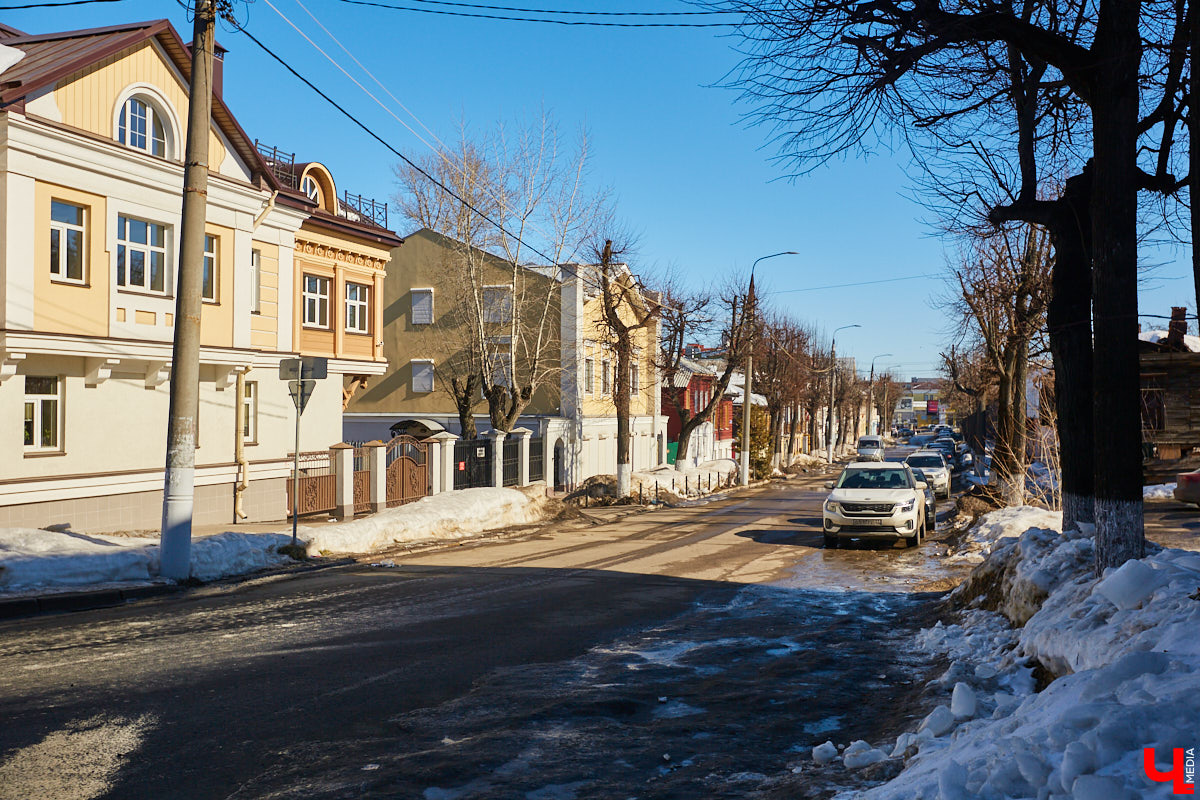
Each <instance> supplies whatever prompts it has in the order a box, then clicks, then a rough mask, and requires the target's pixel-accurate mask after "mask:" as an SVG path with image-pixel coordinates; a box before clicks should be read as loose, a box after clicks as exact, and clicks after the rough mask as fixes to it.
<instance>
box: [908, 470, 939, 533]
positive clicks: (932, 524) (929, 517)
mask: <svg viewBox="0 0 1200 800" xmlns="http://www.w3.org/2000/svg"><path fill="white" fill-rule="evenodd" d="M910 469H912V474H913V479H914V480H916V482H917V483H923V484H925V488H924V489H923V490H922V491H924V493H925V520H926V522H927V525H926V527H925V530H927V531H935V530H937V495H935V494H934V493H933V481H932V480H930V479H929V478H928V477H927V476H926V475H925V471H924V470H922V469H916V468H910Z"/></svg>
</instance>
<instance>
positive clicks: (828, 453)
mask: <svg viewBox="0 0 1200 800" xmlns="http://www.w3.org/2000/svg"><path fill="white" fill-rule="evenodd" d="M861 327H862V325H859V324H857V323H855V324H853V325H843V326H842V327H840V328H834V330H833V335H832V336H830V337H829V409H828V411H827V412H826V414H825V462H826V463H828V464H832V463H833V384H834V381H836V380H837V334H838V331H844V330H846V329H847V328H861Z"/></svg>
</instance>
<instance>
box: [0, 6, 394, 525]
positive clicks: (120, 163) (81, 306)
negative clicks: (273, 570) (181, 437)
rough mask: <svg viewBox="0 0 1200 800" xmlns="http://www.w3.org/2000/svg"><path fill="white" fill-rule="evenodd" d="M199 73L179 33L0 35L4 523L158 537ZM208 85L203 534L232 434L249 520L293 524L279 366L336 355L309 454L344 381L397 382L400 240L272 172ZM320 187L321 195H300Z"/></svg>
mask: <svg viewBox="0 0 1200 800" xmlns="http://www.w3.org/2000/svg"><path fill="white" fill-rule="evenodd" d="M189 72H190V54H189V50H188V46H187V45H186V44H185V43H184V42H183V40H182V39H181V38H180V37H179V35H178V33H177V32H176V31H175V30H174V28H173V27H172V26H171V25H170V23H168V22H167V21H166V20H158V21H152V22H143V23H134V24H129V25H119V26H112V27H107V28H97V29H90V30H83V31H72V32H65V33H53V34H40V35H28V34H22V33H20V32H18V31H14V30H12V29H11V28H7V27H5V26H0V419H4V420H8V424H5V425H0V526H28V527H41V526H45V525H49V524H67V525H70V526H72V527H74V528H76V529H91V530H113V529H156V528H157V527H158V525H159V524H160V521H161V510H162V505H161V504H162V483H163V466H164V462H165V457H166V424H167V413H168V402H169V397H168V381H169V378H170V370H171V344H172V336H173V332H174V315H175V292H174V284H175V274H176V267H177V263H176V259H177V256H178V252H179V241H178V240H179V229H180V209H181V199H180V198H181V190H182V186H183V163H182V156H183V152H182V149H183V142H184V138H185V135H186V129H185V125H186V120H187V116H188V75H189ZM216 72H217V76H218V77H217V79H216V80H215V81H214V94H215V96H214V100H213V113H212V126H211V129H210V132H209V152H210V156H209V164H210V178H209V187H208V210H207V218H206V219H207V222H206V234H207V236H206V251H207V252H206V257H205V273H204V284H203V285H204V306H203V311H202V318H201V356H200V359H201V368H200V369H201V372H200V376H201V386H200V419H199V437H198V449H197V452H196V465H197V470H196V503H195V509H196V511H195V514H196V516H195V522H196V523H197V524H205V523H222V522H232V521H233V495H234V484H235V477H236V475H237V473H238V465H237V463H235V460H234V459H235V456H234V453H235V442H236V440H237V439H239V438H240V439H241V440H242V443H243V444H244V451H245V461H246V462H248V463H247V477H248V478H249V488H248V489H247V491H246V492H245V494H244V495H243V498H242V499H243V507H244V509H245V511H246V513H247V514H248V515H249V519H251V520H254V519H260V520H261V519H279V518H282V517H283V516H284V514H285V490H284V485H285V482H286V477H287V475H288V472H289V463H290V462H289V454H290V453H291V452H292V450H293V435H294V433H293V430H294V429H293V425H294V408H293V404H292V401H291V399H290V397H289V395H288V391H287V385H286V383H284V382H282V381H280V380H279V369H278V368H279V362H280V360H281V359H283V358H289V357H294V356H296V355H308V354H312V355H323V356H327V357H328V358H329V359H330V362H329V365H330V366H329V372H330V380H328V381H325V382H323V383H322V384H321V385H319V386H318V389H317V391H316V392H315V394H314V396H313V398H312V400H311V402H310V404H309V406H308V409H307V410H306V411H305V414H304V418H303V426H302V440H301V445H300V447H301V449H302V450H321V449H325V448H328V447H329V446H330V445H331V444H333V443H336V442H338V441H340V439H341V429H342V408H343V394H342V382H343V381H342V376H343V375H371V374H381V373H382V372H383V371H384V370H385V367H386V361H385V360H384V357H383V353H382V348H381V345H379V344H378V338H379V337H378V335H377V330H376V328H375V326H376V325H377V320H379V319H380V306H379V303H380V301H381V298H380V293H379V286H380V285H381V283H382V280H383V275H384V272H385V268H386V264H387V261H388V253H389V251H390V249H391V248H392V247H395V246H396V245H398V244H399V242H400V240H399V239H398V238H397V237H396V236H395V235H394V234H392V233H391V232H389V231H387V230H386V227H385V226H380V225H379V224H377V223H376V222H373V221H369V220H366V219H363V218H362V217H361V216H360V215H359V214H358V213H357V212H355V211H354V210H353V209H350V208H348V207H347V206H346V205H345V204H343V203H342V202H340V201H338V199H337V197H336V195H335V194H334V189H333V182H332V177H331V176H330V175H329V172H328V170H327V169H325V168H324V167H323V166H321V165H319V164H302V165H299V167H297V166H296V165H295V164H292V163H290V162H289V163H287V165H286V168H284V166H283V165H282V164H281V162H282V161H283V160H282V159H279V158H278V157H276V158H273V159H271V160H268V159H266V158H264V157H263V155H262V153H260V151H259V147H258V146H257V143H256V142H254V141H253V140H251V139H250V138H249V137H248V136H247V135H246V133H245V132H244V131H243V130H242V129H241V127H240V126H239V125H238V123H237V122H236V120H235V119H234V118H233V116H232V114H231V113H230V112H229V109H228V108H227V107H226V106H225V104H224V103H223V102H222V100H221V97H220V81H219V76H220V69H218V70H217V71H216ZM275 155H276V156H277V155H278V154H277V153H275ZM306 179H308V180H307V181H306ZM318 179H319V180H320V181H322V182H323V186H322V190H323V191H326V192H327V195H328V196H326V195H323V194H321V192H316V193H315V194H316V196H315V197H314V196H313V194H312V193H306V192H305V190H304V188H303V187H305V186H309V185H310V184H311V183H315V182H316V181H317V180H318ZM239 376H241V380H242V381H243V382H244V384H245V400H244V402H243V404H242V407H240V408H238V407H236V406H237V403H236V399H235V398H236V391H235V386H236V384H237V382H238V380H239ZM18 420H20V421H21V424H17V421H18Z"/></svg>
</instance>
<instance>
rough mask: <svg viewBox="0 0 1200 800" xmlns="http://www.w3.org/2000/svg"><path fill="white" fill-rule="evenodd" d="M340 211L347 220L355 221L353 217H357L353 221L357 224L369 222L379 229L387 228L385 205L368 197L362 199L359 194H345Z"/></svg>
mask: <svg viewBox="0 0 1200 800" xmlns="http://www.w3.org/2000/svg"><path fill="white" fill-rule="evenodd" d="M341 211H342V213H343V215H344V216H345V217H346V218H347V219H355V215H357V217H358V219H356V220H355V221H357V222H370V223H372V224H374V225H378V226H379V227H380V228H386V227H387V226H388V221H387V203H380V202H379V201H377V200H372V199H371V198H369V197H363V196H362V195H361V194H350V192H345V193H344V197H343V198H342V208H341Z"/></svg>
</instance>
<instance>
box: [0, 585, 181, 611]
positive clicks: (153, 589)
mask: <svg viewBox="0 0 1200 800" xmlns="http://www.w3.org/2000/svg"><path fill="white" fill-rule="evenodd" d="M186 588H188V587H186V586H180V585H177V584H155V585H152V586H133V587H130V588H128V589H97V590H94V591H90V592H65V593H63V594H48V595H43V596H41V597H14V598H12V599H10V600H0V619H20V618H21V617H35V616H39V615H41V614H60V613H65V612H69V611H88V610H91V609H94V608H111V607H112V606H119V605H122V604H124V603H128V602H131V601H133V600H142V599H144V598H147V597H159V596H161V595H165V594H174V593H176V592H180V591H183V590H184V589H186Z"/></svg>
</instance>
